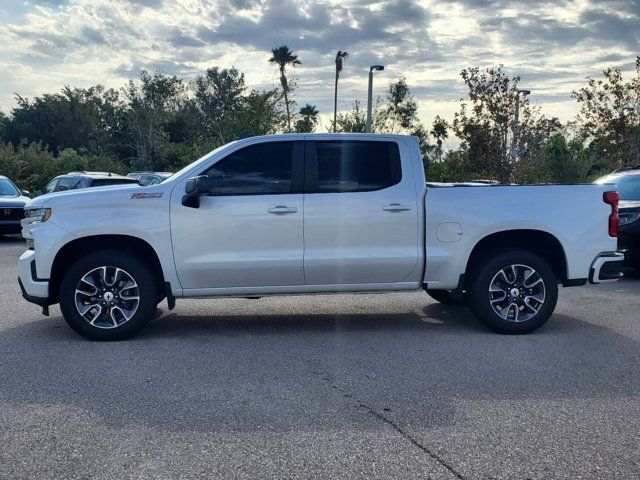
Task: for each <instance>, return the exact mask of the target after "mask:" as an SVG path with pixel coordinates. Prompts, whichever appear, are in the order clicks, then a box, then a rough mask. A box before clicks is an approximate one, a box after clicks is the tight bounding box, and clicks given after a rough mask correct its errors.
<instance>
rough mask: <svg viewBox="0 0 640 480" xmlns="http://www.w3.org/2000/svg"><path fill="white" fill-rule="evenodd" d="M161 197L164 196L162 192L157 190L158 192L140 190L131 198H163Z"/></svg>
mask: <svg viewBox="0 0 640 480" xmlns="http://www.w3.org/2000/svg"><path fill="white" fill-rule="evenodd" d="M161 197H162V192H156V193H142V192H138V193H132V194H131V198H161Z"/></svg>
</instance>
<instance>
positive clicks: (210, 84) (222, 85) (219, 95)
mask: <svg viewBox="0 0 640 480" xmlns="http://www.w3.org/2000/svg"><path fill="white" fill-rule="evenodd" d="M246 88H247V87H246V85H245V80H244V74H243V73H241V72H239V71H238V70H237V69H235V68H230V69H219V68H218V67H213V68H209V69H208V70H207V72H206V73H205V74H204V75H199V76H197V77H196V78H195V80H194V81H193V83H192V84H191V90H192V91H193V94H194V102H195V107H196V110H197V113H198V118H199V129H198V130H199V134H200V137H201V138H200V141H201V142H203V143H204V145H206V146H209V147H211V148H213V147H218V146H220V145H222V144H224V143H226V142H228V141H230V140H233V139H234V138H235V136H237V133H238V132H237V125H236V121H235V119H236V117H237V115H238V110H239V109H241V108H242V107H243V103H244V94H245V91H246Z"/></svg>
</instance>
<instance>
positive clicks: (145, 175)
mask: <svg viewBox="0 0 640 480" xmlns="http://www.w3.org/2000/svg"><path fill="white" fill-rule="evenodd" d="M171 175H173V173H171V172H131V173H130V174H128V175H127V177H129V178H135V179H136V180H138V183H139V184H140V185H157V184H158V183H161V182H163V181H165V180H166V179H167V178H169V177H170V176H171Z"/></svg>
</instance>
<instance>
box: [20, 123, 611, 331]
mask: <svg viewBox="0 0 640 480" xmlns="http://www.w3.org/2000/svg"><path fill="white" fill-rule="evenodd" d="M611 190H614V189H613V188H612V187H611V186H608V185H578V186H542V185H541V186H449V187H447V186H427V184H426V183H425V177H424V171H423V164H422V157H421V155H420V151H419V148H418V142H417V139H415V138H413V137H408V136H400V135H369V134H338V135H335V134H309V135H303V134H300V135H296V134H287V135H275V136H263V137H252V138H247V139H243V140H239V141H236V142H232V143H229V144H227V145H224V146H223V147H220V148H218V149H217V150H214V151H213V152H211V153H210V154H208V155H206V156H204V157H203V158H201V159H200V160H198V161H196V162H194V163H192V164H191V165H189V166H187V167H186V168H184V169H183V170H181V171H180V172H178V173H176V174H175V175H173V176H172V177H170V178H168V179H167V180H165V181H163V182H162V183H160V184H158V185H152V186H146V187H143V186H137V185H125V186H116V187H105V188H93V189H89V190H76V191H70V192H60V193H54V194H49V195H44V196H42V197H38V198H36V199H34V200H32V201H31V202H30V203H29V204H28V205H27V206H26V207H25V208H26V218H25V219H24V220H23V236H24V237H25V238H26V239H27V245H28V250H27V251H25V252H24V253H23V254H22V256H21V257H20V260H19V265H18V269H19V276H20V279H19V280H20V286H21V288H22V292H23V296H24V297H25V298H26V299H27V300H29V301H30V302H33V303H36V304H38V305H40V306H42V307H43V313H44V314H48V307H49V305H52V304H55V303H60V308H61V310H62V313H63V315H64V318H65V319H66V321H67V322H68V323H69V325H70V326H71V327H72V328H73V329H74V330H75V331H76V332H78V333H80V334H81V335H84V336H85V337H88V338H91V339H99V340H116V339H121V338H125V337H128V336H130V335H132V334H134V333H136V332H137V331H139V330H140V328H141V327H143V326H144V325H145V323H146V322H147V321H148V320H149V319H150V318H151V317H152V315H153V314H154V312H155V310H156V307H157V305H158V303H159V302H161V301H162V300H163V299H165V298H166V299H167V302H168V306H169V308H170V309H171V308H173V307H174V305H175V298H179V297H230V296H233V297H259V296H264V295H289V294H319V293H348V292H398V291H416V290H420V289H425V290H426V291H427V293H429V294H430V295H431V296H432V297H433V298H435V299H436V300H438V301H440V302H444V303H466V304H468V305H469V307H470V308H471V310H472V311H473V313H474V314H475V315H476V316H477V317H478V318H479V319H480V320H481V321H482V322H483V323H484V324H486V325H487V326H488V327H490V328H492V329H494V330H496V331H498V332H502V333H526V332H530V331H532V330H534V329H536V328H538V327H540V326H541V325H542V324H543V323H545V322H546V321H547V319H548V318H549V317H550V315H551V314H552V312H553V310H554V308H555V305H556V301H557V296H558V284H562V285H564V286H577V285H584V284H586V283H587V281H590V282H592V283H599V282H602V281H612V280H615V279H617V278H619V277H620V276H621V273H620V269H619V265H620V261H621V260H622V259H623V256H622V255H621V254H620V253H617V252H616V247H617V242H616V233H617V201H618V196H617V193H616V192H615V191H611Z"/></svg>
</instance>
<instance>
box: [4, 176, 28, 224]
mask: <svg viewBox="0 0 640 480" xmlns="http://www.w3.org/2000/svg"><path fill="white" fill-rule="evenodd" d="M27 200H29V192H26V191H24V190H23V191H21V190H19V189H18V187H16V186H15V184H14V183H13V182H12V181H11V180H9V179H8V178H7V177H3V176H2V175H0V235H5V234H12V233H20V230H21V228H22V227H21V226H20V221H21V220H22V219H23V218H24V205H25V204H26V203H27Z"/></svg>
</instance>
